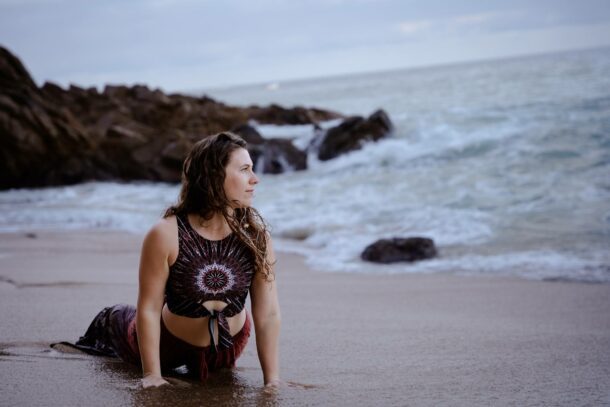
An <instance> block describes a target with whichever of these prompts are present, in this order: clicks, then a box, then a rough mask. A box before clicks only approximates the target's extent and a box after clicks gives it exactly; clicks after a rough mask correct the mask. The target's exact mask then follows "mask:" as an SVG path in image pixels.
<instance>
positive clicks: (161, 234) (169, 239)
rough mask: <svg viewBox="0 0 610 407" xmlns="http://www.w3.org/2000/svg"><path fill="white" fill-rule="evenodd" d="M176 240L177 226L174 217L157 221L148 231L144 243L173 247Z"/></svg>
mask: <svg viewBox="0 0 610 407" xmlns="http://www.w3.org/2000/svg"><path fill="white" fill-rule="evenodd" d="M177 238H178V224H177V221H176V217H175V216H174V215H171V216H168V217H166V218H161V219H159V220H158V221H157V222H156V223H155V224H154V225H153V226H152V227H151V228H150V230H149V231H148V233H147V234H146V237H145V238H144V241H145V242H147V241H148V242H149V243H151V244H153V245H155V246H164V247H173V246H174V245H175V242H177Z"/></svg>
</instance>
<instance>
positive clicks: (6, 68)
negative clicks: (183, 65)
mask: <svg viewBox="0 0 610 407" xmlns="http://www.w3.org/2000/svg"><path fill="white" fill-rule="evenodd" d="M333 119H341V120H342V122H341V123H340V124H339V125H338V126H336V127H333V128H331V129H328V130H326V131H324V130H322V129H321V128H320V126H319V123H321V122H324V121H328V120H333ZM252 122H256V123H260V124H276V125H295V124H311V125H312V135H313V134H315V137H314V138H313V142H312V145H311V146H310V148H309V149H308V150H307V151H302V150H299V149H297V148H296V147H295V146H294V145H293V143H292V142H291V141H290V140H287V139H266V138H264V137H262V136H261V135H260V134H258V132H257V131H256V129H254V128H253V127H252V126H250V125H249V123H252ZM391 129H392V123H391V121H390V119H389V118H388V116H387V115H386V114H385V113H384V112H383V111H378V112H375V113H374V114H373V115H371V116H370V117H369V118H363V117H347V118H346V117H345V116H344V115H342V114H340V113H337V112H333V111H328V110H322V109H316V108H304V107H294V108H284V107H281V106H278V105H270V106H264V107H261V106H248V107H235V106H229V105H226V104H224V103H221V102H219V101H216V100H213V99H211V98H209V97H206V96H203V97H193V96H187V95H180V94H165V93H164V92H162V91H160V90H151V89H149V88H148V87H146V86H142V85H136V86H131V87H128V86H106V87H105V88H104V89H103V91H101V92H100V91H98V90H97V89H96V88H88V89H83V88H80V87H77V86H70V87H69V88H68V89H64V88H61V87H60V86H58V85H55V84H53V83H45V84H44V85H43V86H42V87H38V86H37V85H36V84H35V83H34V81H33V80H32V78H31V76H30V75H29V73H28V72H27V70H26V69H25V67H24V66H23V64H22V63H21V61H19V59H18V58H17V57H16V56H14V55H13V54H11V53H10V52H9V51H8V50H7V49H6V48H2V47H0V143H1V146H2V149H1V150H0V189H8V188H19V187H37V186H49V185H62V184H72V183H77V182H82V181H87V180H125V181H129V180H153V181H167V182H178V181H180V176H181V166H182V162H183V161H184V158H185V157H186V154H187V152H188V151H189V149H190V148H191V146H192V145H193V144H194V143H195V142H197V141H199V140H201V139H202V138H204V137H207V136H209V135H211V134H215V133H218V132H221V131H227V130H233V131H235V132H237V133H239V134H240V135H242V136H243V137H244V138H245V139H246V141H248V144H249V150H250V153H251V155H252V158H253V161H254V163H255V170H256V171H257V172H263V173H280V172H284V171H288V170H303V169H306V167H307V153H308V152H311V150H312V149H315V150H316V151H317V154H318V157H319V158H320V159H321V160H327V159H330V158H333V157H336V156H338V155H340V154H342V153H345V152H347V151H352V150H355V149H358V148H360V147H361V145H362V143H363V142H365V141H376V140H379V139H380V138H382V137H386V136H388V134H389V133H390V131H391Z"/></svg>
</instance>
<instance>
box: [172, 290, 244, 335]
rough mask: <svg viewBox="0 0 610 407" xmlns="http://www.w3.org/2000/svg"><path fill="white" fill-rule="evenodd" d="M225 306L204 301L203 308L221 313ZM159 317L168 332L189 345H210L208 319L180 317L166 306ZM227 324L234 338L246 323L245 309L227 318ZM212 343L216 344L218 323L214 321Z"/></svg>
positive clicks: (223, 303) (216, 302)
mask: <svg viewBox="0 0 610 407" xmlns="http://www.w3.org/2000/svg"><path fill="white" fill-rule="evenodd" d="M226 305H227V304H226V303H225V302H222V301H206V302H204V303H203V306H204V307H206V308H207V309H209V310H210V311H211V310H215V311H221V310H222V309H223V308H224V307H225V306H226ZM161 317H162V318H163V322H164V324H165V326H166V327H167V329H168V331H169V332H170V333H171V334H172V335H174V336H175V337H177V338H180V339H182V340H183V341H185V342H187V343H190V344H191V345H194V346H208V345H210V343H211V342H210V332H209V330H208V319H209V317H202V318H189V317H182V316H180V315H176V314H174V313H172V312H171V311H170V310H169V308H167V304H165V305H164V306H163V310H162V311H161ZM227 322H228V323H229V332H230V333H231V336H235V335H236V334H237V333H238V332H239V331H240V330H241V329H242V328H243V326H244V323H245V322H246V309H245V308H244V309H243V310H242V311H241V312H240V313H239V314H237V315H234V316H232V317H227ZM214 324H215V329H214V337H215V338H214V341H215V342H216V343H218V321H214Z"/></svg>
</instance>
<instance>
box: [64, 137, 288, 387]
mask: <svg viewBox="0 0 610 407" xmlns="http://www.w3.org/2000/svg"><path fill="white" fill-rule="evenodd" d="M245 147H246V143H245V141H244V140H243V139H241V138H240V137H239V136H236V135H234V134H232V133H220V134H217V135H214V136H210V137H207V138H205V139H203V140H201V141H199V142H198V143H196V144H195V145H194V146H193V148H192V150H191V152H190V153H189V155H188V157H187V158H186V160H185V162H184V167H183V174H182V189H181V191H180V197H179V201H178V203H177V204H176V205H174V206H172V207H170V208H169V209H167V211H166V212H165V215H164V217H163V219H161V220H160V221H159V222H158V223H157V224H156V225H154V226H153V227H152V229H151V230H150V231H149V232H148V234H147V235H146V237H145V238H144V242H143V245H142V253H141V257H140V271H139V273H140V274H139V295H138V304H137V312H136V309H135V308H134V307H132V306H127V305H115V306H114V307H109V308H106V309H104V310H103V311H102V312H100V313H99V314H98V315H97V316H96V317H95V319H94V320H93V322H92V323H91V326H90V327H89V329H88V330H87V332H86V333H85V335H84V336H83V337H81V338H80V339H79V341H78V342H77V343H76V346H77V347H78V348H80V349H83V350H86V351H89V352H91V353H98V354H104V355H117V356H119V357H121V358H122V359H123V360H126V361H130V362H134V363H139V362H141V365H142V371H143V379H142V385H143V386H144V387H156V386H161V385H164V384H167V381H166V380H165V379H164V378H163V377H162V375H161V372H162V371H169V370H171V369H174V368H177V367H180V366H186V367H187V369H188V371H189V373H191V374H195V375H198V376H199V377H200V378H201V380H205V379H206V377H207V376H208V372H210V371H214V370H216V369H219V368H230V367H233V366H234V365H235V360H236V359H237V358H238V357H239V356H240V354H241V353H242V351H243V349H244V347H245V345H246V342H247V340H248V337H249V336H250V326H251V317H250V315H249V314H248V312H247V310H246V309H245V308H244V305H245V299H246V297H247V294H248V292H249V293H250V295H251V308H252V319H253V320H254V327H255V332H256V344H257V351H258V357H259V360H260V364H261V368H262V370H263V379H264V384H265V386H266V387H276V386H277V385H278V384H279V355H278V350H279V343H278V342H279V330H280V309H279V304H278V299H277V290H276V283H275V275H274V271H273V264H274V263H275V257H274V254H273V247H272V242H271V237H270V236H269V234H268V232H267V230H266V226H265V222H264V220H263V219H262V218H261V217H260V215H259V214H258V212H257V211H256V210H255V209H254V208H252V207H251V206H250V205H251V204H252V199H253V196H254V190H255V186H256V185H257V184H258V178H257V176H256V175H255V174H254V172H253V168H252V160H251V159H250V156H249V154H248V151H247V150H246V148H245Z"/></svg>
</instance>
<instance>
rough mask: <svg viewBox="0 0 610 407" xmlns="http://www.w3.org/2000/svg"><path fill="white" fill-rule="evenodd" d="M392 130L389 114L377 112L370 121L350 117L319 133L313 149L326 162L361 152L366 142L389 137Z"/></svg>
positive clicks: (313, 143) (381, 111)
mask: <svg viewBox="0 0 610 407" xmlns="http://www.w3.org/2000/svg"><path fill="white" fill-rule="evenodd" d="M392 129H393V125H392V122H391V121H390V118H389V117H388V115H387V113H385V111H383V110H377V111H376V112H374V113H373V114H372V115H370V116H369V118H368V119H364V118H363V117H361V116H353V117H349V118H347V119H345V120H344V121H343V122H342V123H341V124H339V125H338V126H335V127H331V128H330V129H328V130H327V131H326V132H319V134H318V135H317V136H316V137H315V138H314V140H313V142H312V145H311V147H312V148H314V149H317V151H318V159H320V160H322V161H326V160H330V159H331V158H335V157H338V156H339V155H341V154H344V153H347V152H349V151H354V150H359V149H360V148H362V145H363V144H364V143H365V142H368V141H377V140H379V139H381V138H384V137H387V136H388V135H389V134H390V132H391V131H392Z"/></svg>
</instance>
